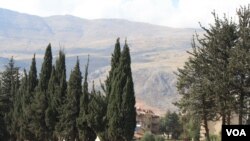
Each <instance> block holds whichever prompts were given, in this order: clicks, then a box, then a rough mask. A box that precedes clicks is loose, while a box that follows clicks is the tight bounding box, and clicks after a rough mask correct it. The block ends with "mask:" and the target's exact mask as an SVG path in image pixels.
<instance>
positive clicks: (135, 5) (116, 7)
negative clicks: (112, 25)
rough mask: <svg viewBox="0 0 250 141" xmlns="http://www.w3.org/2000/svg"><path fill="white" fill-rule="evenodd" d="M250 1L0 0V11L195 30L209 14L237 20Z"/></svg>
mask: <svg viewBox="0 0 250 141" xmlns="http://www.w3.org/2000/svg"><path fill="white" fill-rule="evenodd" d="M248 4H250V0H0V8H6V9H10V10H14V11H18V12H21V13H27V14H32V15H38V16H42V17H47V16H52V15H73V16H77V17H81V18H85V19H103V18H105V19H110V18H112V19H113V18H118V19H127V20H130V21H138V22H146V23H151V24H156V25H163V26H170V27H177V28H197V27H199V24H198V23H199V22H201V24H202V25H204V26H206V25H208V24H209V23H212V22H213V16H212V14H211V12H213V11H214V10H215V11H216V13H217V14H218V15H219V16H220V17H223V16H224V14H226V15H227V17H232V18H233V20H237V19H236V9H237V8H239V7H240V6H247V5H248Z"/></svg>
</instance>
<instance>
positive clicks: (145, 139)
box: [141, 132, 155, 141]
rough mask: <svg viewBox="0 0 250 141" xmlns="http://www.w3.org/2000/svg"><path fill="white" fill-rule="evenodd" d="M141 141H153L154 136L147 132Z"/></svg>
mask: <svg viewBox="0 0 250 141" xmlns="http://www.w3.org/2000/svg"><path fill="white" fill-rule="evenodd" d="M141 141H155V136H154V135H153V134H151V133H149V132H146V133H145V134H144V135H143V137H142V139H141Z"/></svg>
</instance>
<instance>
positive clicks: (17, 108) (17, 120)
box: [12, 69, 28, 140]
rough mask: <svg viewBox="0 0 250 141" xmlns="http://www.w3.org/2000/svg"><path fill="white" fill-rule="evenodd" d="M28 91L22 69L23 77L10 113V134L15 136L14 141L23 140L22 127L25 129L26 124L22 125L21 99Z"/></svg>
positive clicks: (26, 78) (22, 110)
mask: <svg viewBox="0 0 250 141" xmlns="http://www.w3.org/2000/svg"><path fill="white" fill-rule="evenodd" d="M27 89H28V77H27V73H26V70H25V69H24V76H23V78H22V80H21V85H20V88H19V90H18V91H17V92H16V94H15V97H14V109H13V113H12V132H13V134H14V135H15V136H16V140H23V139H25V136H24V135H25V132H24V130H23V127H25V126H26V125H25V124H26V123H24V121H25V119H24V112H25V111H24V110H25V109H24V108H23V98H24V95H25V94H26V93H27Z"/></svg>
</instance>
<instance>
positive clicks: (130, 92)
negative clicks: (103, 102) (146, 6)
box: [120, 41, 136, 141]
mask: <svg viewBox="0 0 250 141" xmlns="http://www.w3.org/2000/svg"><path fill="white" fill-rule="evenodd" d="M120 65H121V67H122V68H123V73H124V74H125V76H124V77H125V79H126V81H125V85H124V86H123V87H124V89H123V93H122V106H121V111H122V116H123V117H122V121H123V122H124V124H123V125H124V126H123V128H122V129H123V136H124V138H125V139H126V141H131V140H132V139H133V136H134V129H135V126H136V109H135V92H134V83H133V77H132V71H131V59H130V52H129V47H128V45H127V42H126V41H125V45H124V47H123V52H122V55H121V64H120Z"/></svg>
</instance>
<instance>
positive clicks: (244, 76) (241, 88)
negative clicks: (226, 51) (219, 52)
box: [230, 6, 250, 124]
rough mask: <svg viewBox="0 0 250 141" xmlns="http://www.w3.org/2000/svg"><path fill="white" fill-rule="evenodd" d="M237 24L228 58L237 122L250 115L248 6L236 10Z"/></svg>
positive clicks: (249, 26)
mask: <svg viewBox="0 0 250 141" xmlns="http://www.w3.org/2000/svg"><path fill="white" fill-rule="evenodd" d="M237 14H238V19H239V23H238V24H239V25H238V31H237V33H238V34H237V35H238V36H239V37H238V39H237V42H236V46H235V47H234V48H233V49H232V53H231V59H230V72H231V76H230V78H231V81H230V82H231V84H232V86H231V87H233V89H232V90H231V92H232V93H233V94H234V97H236V103H235V104H234V105H236V107H235V108H236V113H238V114H239V124H243V119H245V118H246V117H247V116H249V115H250V110H249V107H250V94H249V90H248V89H249V87H250V85H249V84H250V83H249V82H250V78H249V73H250V71H249V70H250V66H249V62H250V57H249V53H250V7H249V6H248V7H241V8H240V9H239V10H237Z"/></svg>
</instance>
